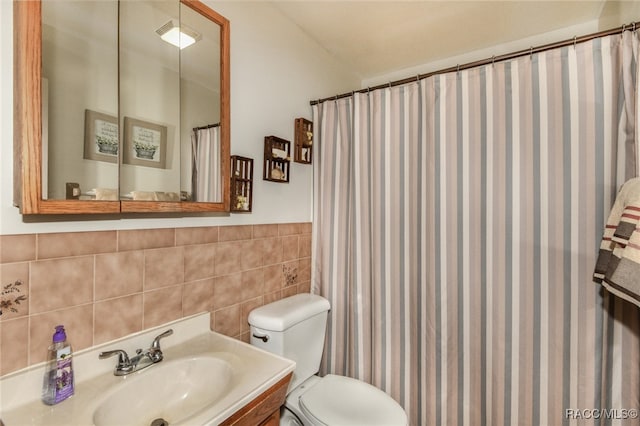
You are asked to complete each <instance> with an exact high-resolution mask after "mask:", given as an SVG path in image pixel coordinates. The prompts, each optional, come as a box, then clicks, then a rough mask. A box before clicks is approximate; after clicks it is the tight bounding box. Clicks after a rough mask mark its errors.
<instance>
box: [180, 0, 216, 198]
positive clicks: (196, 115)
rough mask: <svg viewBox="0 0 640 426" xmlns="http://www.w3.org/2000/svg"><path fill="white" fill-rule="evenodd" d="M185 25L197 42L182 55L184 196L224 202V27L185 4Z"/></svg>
mask: <svg viewBox="0 0 640 426" xmlns="http://www.w3.org/2000/svg"><path fill="white" fill-rule="evenodd" d="M180 23H181V27H182V28H183V31H185V32H186V33H187V34H194V35H196V39H197V41H196V42H195V43H194V44H192V45H190V46H189V47H186V48H184V49H182V50H181V51H180V100H181V106H180V114H181V115H180V123H181V130H180V138H181V146H182V150H181V163H182V165H181V170H182V176H181V182H182V191H183V194H187V195H186V196H187V197H188V198H189V199H190V200H191V201H205V202H220V201H222V192H221V191H222V187H221V175H220V173H221V171H220V164H221V163H220V155H221V152H220V26H219V25H217V24H215V23H214V22H211V21H210V20H209V19H207V18H206V17H204V16H202V15H201V14H200V13H198V12H196V11H194V10H192V9H191V8H190V7H188V6H186V5H184V4H181V5H180Z"/></svg>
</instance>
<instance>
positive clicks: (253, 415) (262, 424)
mask: <svg viewBox="0 0 640 426" xmlns="http://www.w3.org/2000/svg"><path fill="white" fill-rule="evenodd" d="M292 374H293V373H289V374H288V375H287V376H286V377H284V378H283V379H282V380H280V381H279V382H278V383H276V384H275V385H273V386H271V387H270V388H269V389H267V390H266V391H264V392H263V393H262V394H260V395H259V396H258V397H257V398H256V399H254V400H253V401H251V402H250V403H248V404H247V405H245V406H244V407H243V408H241V409H240V410H238V411H236V412H235V413H234V414H233V415H232V416H231V417H229V418H228V419H226V420H225V421H224V422H222V426H231V425H233V426H278V425H279V424H280V407H281V406H282V405H283V404H284V401H285V398H286V397H287V389H288V387H289V382H290V381H291V376H292Z"/></svg>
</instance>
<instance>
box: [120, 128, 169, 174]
mask: <svg viewBox="0 0 640 426" xmlns="http://www.w3.org/2000/svg"><path fill="white" fill-rule="evenodd" d="M166 158H167V127H166V126H161V125H159V124H153V123H148V122H146V121H142V120H137V119H135V118H130V117H125V118H124V151H123V153H122V162H123V163H124V164H132V165H135V166H145V167H156V168H158V169H164V168H166V167H165V166H166V165H165V162H166Z"/></svg>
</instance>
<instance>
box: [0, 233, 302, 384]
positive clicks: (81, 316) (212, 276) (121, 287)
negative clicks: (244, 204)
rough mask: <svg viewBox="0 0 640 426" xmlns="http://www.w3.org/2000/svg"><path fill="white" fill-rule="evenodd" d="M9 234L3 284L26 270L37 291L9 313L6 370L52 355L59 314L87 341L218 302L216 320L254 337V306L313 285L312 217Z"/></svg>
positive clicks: (2, 240) (0, 369)
mask: <svg viewBox="0 0 640 426" xmlns="http://www.w3.org/2000/svg"><path fill="white" fill-rule="evenodd" d="M105 239H106V243H105V244H103V243H104V242H105ZM0 244H1V245H2V251H1V253H0V254H1V256H2V259H0V262H1V264H0V278H1V279H2V281H1V284H2V285H3V286H4V285H7V284H10V283H14V285H15V282H16V280H20V282H21V283H22V284H21V285H19V286H17V287H19V288H20V290H21V292H20V293H19V294H23V292H24V295H25V296H27V297H28V299H27V300H26V301H25V302H24V304H22V302H21V304H19V305H14V306H19V307H20V309H19V310H18V312H11V311H10V309H9V312H7V310H6V309H4V310H3V315H2V316H1V317H0V357H1V359H2V362H1V363H0V374H2V375H4V374H7V373H10V372H12V371H15V370H18V369H20V368H24V367H27V366H28V365H31V364H35V363H38V362H41V361H44V360H45V357H46V352H47V346H48V345H49V344H50V341H51V336H52V334H53V329H54V327H55V326H56V325H58V324H64V326H65V328H66V329H67V334H68V336H69V340H70V341H71V344H72V345H73V347H74V349H75V350H80V349H83V348H86V347H89V346H92V345H96V344H99V343H104V342H107V341H110V340H113V339H117V338H119V337H122V336H125V335H127V334H131V333H133V332H137V331H141V330H144V329H145V328H148V327H152V326H155V325H158V324H162V323H165V322H167V321H170V320H173V319H178V318H181V317H183V316H188V315H192V314H195V313H198V312H206V311H210V312H211V313H212V315H211V317H212V319H211V327H212V329H214V330H216V331H218V332H221V333H224V334H227V335H229V336H232V337H235V338H238V339H242V340H244V341H248V339H249V325H248V323H247V317H248V315H249V312H251V310H252V309H254V308H255V307H258V306H261V305H262V304H266V303H270V302H273V301H276V300H279V299H281V298H282V297H285V296H288V295H293V294H296V293H300V292H304V291H307V292H308V291H309V288H310V274H311V272H310V270H311V224H308V223H292V224H266V225H242V226H228V227H224V226H223V227H197V228H179V229H174V228H170V229H145V230H125V231H97V232H77V233H56V234H33V235H8V236H0ZM36 248H38V249H39V250H40V255H42V256H44V257H47V259H38V258H37V256H36V254H37V250H36ZM0 288H1V287H0ZM14 293H16V294H18V293H17V292H14ZM2 300H3V301H4V300H5V299H4V298H3V299H2ZM3 303H4V302H3ZM23 308H24V310H23ZM25 336H28V337H25Z"/></svg>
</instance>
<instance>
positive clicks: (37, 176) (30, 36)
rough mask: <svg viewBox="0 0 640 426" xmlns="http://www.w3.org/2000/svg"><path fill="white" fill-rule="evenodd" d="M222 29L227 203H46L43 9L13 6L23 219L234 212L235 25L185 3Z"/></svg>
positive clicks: (186, 0)
mask: <svg viewBox="0 0 640 426" xmlns="http://www.w3.org/2000/svg"><path fill="white" fill-rule="evenodd" d="M180 2H181V3H182V4H184V5H186V6H189V7H190V8H191V9H193V10H195V11H196V12H198V13H200V14H201V15H203V16H205V17H207V18H208V19H209V20H211V21H213V22H214V23H216V24H218V25H219V26H220V124H221V126H220V127H221V129H220V161H221V164H220V170H221V174H222V176H221V179H222V194H223V195H222V202H216V203H210V202H189V201H182V202H160V201H129V200H121V201H95V200H44V199H42V25H41V21H42V5H41V2H40V0H31V1H20V0H18V1H14V2H13V33H14V40H13V57H14V68H13V72H14V75H13V104H14V107H13V185H14V193H13V201H14V204H15V205H16V206H18V207H19V208H20V213H21V214H23V215H32V214H90V213H93V214H105V213H145V212H163V213H174V212H175V213H181V212H185V213H187V212H228V211H229V202H230V193H229V189H230V187H229V181H230V179H229V167H230V164H229V162H230V142H231V137H230V130H231V119H230V112H231V111H230V65H229V52H230V42H229V34H230V31H229V20H228V19H226V18H225V17H224V16H222V15H220V14H218V13H217V12H215V11H214V10H213V9H211V8H209V7H208V6H206V5H205V4H203V3H202V2H200V1H199V0H180Z"/></svg>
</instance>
